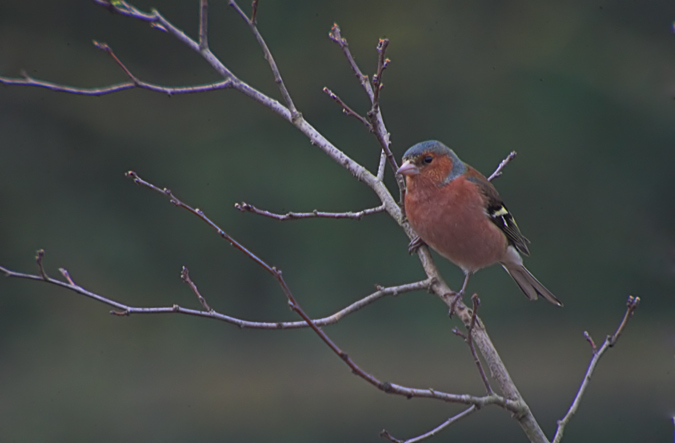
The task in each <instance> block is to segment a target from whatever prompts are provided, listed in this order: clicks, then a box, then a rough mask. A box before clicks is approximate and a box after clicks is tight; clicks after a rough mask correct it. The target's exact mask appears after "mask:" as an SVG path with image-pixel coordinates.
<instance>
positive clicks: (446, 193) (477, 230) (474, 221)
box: [396, 140, 563, 306]
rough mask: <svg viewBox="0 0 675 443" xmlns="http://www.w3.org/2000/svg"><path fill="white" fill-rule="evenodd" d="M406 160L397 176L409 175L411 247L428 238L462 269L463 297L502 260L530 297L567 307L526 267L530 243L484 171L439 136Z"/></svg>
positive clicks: (406, 205)
mask: <svg viewBox="0 0 675 443" xmlns="http://www.w3.org/2000/svg"><path fill="white" fill-rule="evenodd" d="M402 161H403V163H402V164H401V167H400V168H398V170H397V171H396V174H400V175H402V176H403V177H405V183H406V191H405V196H404V199H403V205H404V208H405V215H406V218H407V219H408V222H409V224H410V226H411V227H412V228H413V229H414V230H415V233H416V234H417V236H418V238H415V239H413V241H412V242H411V243H410V247H409V250H411V251H412V250H414V249H416V248H417V247H419V246H420V245H421V244H422V243H421V242H424V243H426V244H427V245H429V246H430V247H431V248H432V249H434V250H435V251H436V252H438V253H439V254H440V255H442V256H443V257H445V258H447V259H448V260H450V261H451V262H452V263H454V264H455V265H457V266H458V267H459V268H461V269H462V271H464V282H463V284H462V288H461V289H460V291H459V292H458V293H457V295H458V296H459V297H462V296H463V295H464V291H465V290H466V287H467V285H468V283H469V277H471V275H472V274H474V273H475V272H476V271H478V270H480V269H483V268H487V267H489V266H492V265H494V264H497V263H499V264H501V265H502V267H503V268H504V269H505V270H506V272H507V273H508V274H509V275H510V276H511V278H513V280H514V281H515V282H516V284H517V285H518V286H519V287H520V289H521V290H522V291H523V293H524V294H525V295H526V296H527V298H529V299H530V300H536V299H537V297H538V296H540V295H541V296H542V297H544V298H545V299H546V300H548V301H549V302H551V303H553V304H554V305H556V306H562V305H563V304H562V302H561V301H560V300H559V299H558V298H557V297H556V296H555V295H553V293H552V292H551V291H549V290H548V289H547V288H546V287H545V286H544V285H543V284H541V283H540V282H539V280H537V279H536V278H535V276H534V275H532V273H531V272H530V271H528V270H527V268H525V266H524V265H523V258H522V256H521V254H523V255H526V256H529V255H530V250H529V248H528V246H527V245H528V244H529V243H530V241H529V240H528V239H527V238H525V236H524V235H523V234H522V233H521V232H520V229H519V228H518V225H517V224H516V220H515V219H514V218H513V215H512V214H511V212H510V211H509V210H508V209H507V207H506V205H505V204H504V202H503V201H502V199H501V197H500V196H499V193H498V192H497V189H495V187H494V186H493V185H492V183H490V182H489V181H488V180H487V179H486V178H485V176H484V175H483V174H481V173H480V172H478V171H477V170H476V169H474V168H473V167H471V166H469V165H468V164H466V163H464V162H463V161H462V160H460V159H459V157H457V154H455V152H454V151H453V150H452V149H450V148H448V147H447V146H446V145H444V144H443V143H441V142H439V141H437V140H428V141H423V142H420V143H417V144H415V145H414V146H412V147H411V148H410V149H408V150H407V151H406V152H405V154H403V160H402Z"/></svg>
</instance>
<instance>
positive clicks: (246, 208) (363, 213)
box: [234, 202, 385, 221]
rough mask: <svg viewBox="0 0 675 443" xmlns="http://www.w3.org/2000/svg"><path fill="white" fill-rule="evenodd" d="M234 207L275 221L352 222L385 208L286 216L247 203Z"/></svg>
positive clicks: (290, 214) (297, 213) (289, 214)
mask: <svg viewBox="0 0 675 443" xmlns="http://www.w3.org/2000/svg"><path fill="white" fill-rule="evenodd" d="M234 207H235V208H237V209H238V210H239V211H241V212H252V213H254V214H258V215H262V216H265V217H269V218H273V219H275V220H282V221H283V220H299V219H303V218H347V219H352V220H361V219H362V218H363V217H365V216H366V215H370V214H377V213H378V212H383V211H384V210H385V206H384V205H383V204H382V205H380V206H378V207H376V208H370V209H364V210H363V211H358V212H351V211H350V212H322V211H317V210H316V209H315V210H314V211H312V212H287V213H286V214H275V213H274V212H269V211H265V210H264V209H259V208H256V207H255V206H253V205H251V204H248V203H246V202H241V203H235V204H234Z"/></svg>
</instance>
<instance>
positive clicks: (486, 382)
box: [466, 294, 494, 394]
mask: <svg viewBox="0 0 675 443" xmlns="http://www.w3.org/2000/svg"><path fill="white" fill-rule="evenodd" d="M471 301H472V302H473V311H472V313H471V323H470V324H469V327H468V328H467V331H466V344H467V345H468V346H469V350H471V356H472V357H473V361H474V363H475V364H476V367H477V368H478V373H479V374H480V378H481V380H483V385H484V386H485V391H486V392H487V393H488V394H493V393H494V391H493V390H492V386H490V381H489V380H488V378H487V375H485V369H484V368H483V364H482V363H481V361H480V358H478V354H477V353H476V347H475V346H474V345H473V331H474V330H475V328H476V319H477V318H478V307H479V306H480V299H479V298H478V294H473V296H471Z"/></svg>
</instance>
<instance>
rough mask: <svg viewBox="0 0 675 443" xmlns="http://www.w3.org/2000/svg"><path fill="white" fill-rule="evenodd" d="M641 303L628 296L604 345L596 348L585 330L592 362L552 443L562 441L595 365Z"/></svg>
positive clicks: (617, 338) (559, 423)
mask: <svg viewBox="0 0 675 443" xmlns="http://www.w3.org/2000/svg"><path fill="white" fill-rule="evenodd" d="M639 304H640V297H633V296H632V295H631V296H629V297H628V300H627V301H626V312H625V313H624V314H623V318H622V319H621V323H620V324H619V326H618V327H617V329H616V331H615V332H614V334H612V335H608V336H607V338H606V339H605V341H604V342H603V343H602V345H601V346H600V347H599V348H597V349H596V348H595V345H594V343H593V339H591V338H590V336H589V335H588V333H587V332H584V336H585V337H586V340H588V341H589V342H590V343H591V344H592V347H593V357H592V358H591V362H590V363H589V365H588V369H586V374H585V375H584V380H583V381H582V382H581V386H579V390H578V391H577V395H576V396H575V397H574V401H573V402H572V405H571V406H570V408H569V410H568V411H567V413H566V414H565V416H564V417H563V418H562V419H560V420H558V429H557V430H556V432H555V436H554V437H553V442H552V443H560V441H561V440H562V437H563V433H564V432H565V427H566V426H567V424H568V423H569V421H570V420H571V419H572V417H573V416H574V414H575V413H576V412H577V410H578V409H579V404H580V402H581V398H582V397H583V395H584V393H585V392H586V389H587V388H588V383H589V382H590V381H591V376H592V375H593V372H594V371H595V366H596V365H597V364H598V361H599V360H600V358H601V357H602V355H603V354H604V353H605V352H606V351H607V350H608V349H609V348H611V347H612V346H614V345H615V344H616V342H617V341H618V340H619V337H620V336H621V333H622V332H623V330H624V329H625V328H626V325H627V324H628V320H630V318H631V317H632V316H633V314H634V313H635V310H636V309H637V308H638V305H639Z"/></svg>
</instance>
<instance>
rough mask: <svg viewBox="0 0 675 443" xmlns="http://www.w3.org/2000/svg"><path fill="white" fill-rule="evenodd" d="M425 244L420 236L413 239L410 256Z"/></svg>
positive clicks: (409, 245)
mask: <svg viewBox="0 0 675 443" xmlns="http://www.w3.org/2000/svg"><path fill="white" fill-rule="evenodd" d="M425 244H426V243H424V241H423V240H422V239H421V238H420V237H419V236H415V238H413V239H412V240H411V241H410V243H409V244H408V254H414V253H415V252H417V250H418V249H419V248H421V247H422V246H424V245H425Z"/></svg>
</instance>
